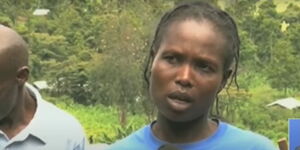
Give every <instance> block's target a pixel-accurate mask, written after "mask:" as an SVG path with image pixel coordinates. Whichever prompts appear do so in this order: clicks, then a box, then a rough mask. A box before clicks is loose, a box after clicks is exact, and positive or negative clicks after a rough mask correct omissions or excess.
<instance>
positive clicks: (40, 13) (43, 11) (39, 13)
mask: <svg viewBox="0 0 300 150" xmlns="http://www.w3.org/2000/svg"><path fill="white" fill-rule="evenodd" d="M49 12H50V10H49V9H36V10H35V11H34V12H33V15H35V16H45V15H47V14H48V13H49Z"/></svg>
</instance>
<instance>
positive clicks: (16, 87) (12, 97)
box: [0, 25, 29, 125]
mask: <svg viewBox="0 0 300 150" xmlns="http://www.w3.org/2000/svg"><path fill="white" fill-rule="evenodd" d="M28 76H29V69H28V51H27V46H26V43H25V41H24V40H23V39H22V37H21V36H20V35H19V34H18V33H16V32H15V31H13V30H12V29H10V28H8V27H5V26H2V25H0V125H1V122H2V123H5V122H6V121H5V120H6V119H5V118H7V117H8V115H9V114H11V113H12V112H13V111H14V109H17V108H16V107H17V106H18V104H20V105H21V104H22V103H20V101H21V99H22V98H23V94H24V92H23V91H24V84H25V82H26V81H27V79H28Z"/></svg>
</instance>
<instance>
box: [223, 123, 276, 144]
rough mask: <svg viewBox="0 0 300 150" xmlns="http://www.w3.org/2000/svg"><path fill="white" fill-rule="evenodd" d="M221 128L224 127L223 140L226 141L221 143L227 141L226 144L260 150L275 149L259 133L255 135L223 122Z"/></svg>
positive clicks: (269, 141) (268, 140)
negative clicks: (232, 143)
mask: <svg viewBox="0 0 300 150" xmlns="http://www.w3.org/2000/svg"><path fill="white" fill-rule="evenodd" d="M221 126H225V128H224V129H225V131H224V134H223V138H224V139H227V140H223V141H227V142H228V143H230V141H232V142H234V143H236V144H237V145H240V146H247V147H253V149H261V150H276V149H277V148H276V146H275V145H274V143H273V142H272V141H271V140H270V139H268V138H267V137H265V136H263V135H261V134H259V133H255V132H253V131H250V130H246V129H241V128H238V127H236V126H233V125H231V124H228V123H224V122H221ZM228 139H230V140H228Z"/></svg>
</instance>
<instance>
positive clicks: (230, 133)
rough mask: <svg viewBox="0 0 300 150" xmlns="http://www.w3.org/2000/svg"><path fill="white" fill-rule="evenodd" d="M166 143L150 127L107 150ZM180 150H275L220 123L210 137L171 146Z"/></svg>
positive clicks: (139, 149)
mask: <svg viewBox="0 0 300 150" xmlns="http://www.w3.org/2000/svg"><path fill="white" fill-rule="evenodd" d="M164 144H166V142H164V141H161V140H159V139H158V138H157V137H155V135H154V134H153V132H152V130H151V125H147V126H145V127H143V128H141V129H139V130H138V131H135V132H134V133H132V134H131V135H129V136H128V137H126V138H124V139H122V140H120V141H118V142H116V143H114V144H112V145H111V146H110V147H109V148H108V150H157V149H158V148H159V147H160V146H162V145H164ZM173 145H174V146H176V147H178V148H179V149H181V150H277V148H276V147H275V145H274V144H273V143H272V141H270V140H269V139H267V138H266V137H264V136H262V135H259V134H256V133H253V132H250V131H246V130H242V129H239V128H237V127H234V126H232V125H229V124H227V123H224V122H220V123H219V126H218V129H217V131H216V132H215V133H214V134H213V135H212V136H210V137H208V138H206V139H204V140H201V141H198V142H194V143H188V144H173Z"/></svg>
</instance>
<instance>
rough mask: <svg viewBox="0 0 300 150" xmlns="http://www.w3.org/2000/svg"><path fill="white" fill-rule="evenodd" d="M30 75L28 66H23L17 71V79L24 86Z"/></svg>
mask: <svg viewBox="0 0 300 150" xmlns="http://www.w3.org/2000/svg"><path fill="white" fill-rule="evenodd" d="M28 77H29V68H28V67H27V66H23V67H21V68H19V69H18V71H17V81H18V84H19V86H23V85H24V84H25V83H26V82H27V80H28Z"/></svg>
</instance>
